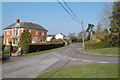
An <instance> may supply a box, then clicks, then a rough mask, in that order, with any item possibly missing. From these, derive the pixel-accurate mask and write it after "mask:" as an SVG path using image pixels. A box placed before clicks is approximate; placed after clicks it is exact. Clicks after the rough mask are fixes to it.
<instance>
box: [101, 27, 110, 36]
mask: <svg viewBox="0 0 120 80" xmlns="http://www.w3.org/2000/svg"><path fill="white" fill-rule="evenodd" d="M109 33H110V32H109V31H108V29H107V28H106V29H104V30H103V31H102V34H103V35H104V36H107V35H109Z"/></svg>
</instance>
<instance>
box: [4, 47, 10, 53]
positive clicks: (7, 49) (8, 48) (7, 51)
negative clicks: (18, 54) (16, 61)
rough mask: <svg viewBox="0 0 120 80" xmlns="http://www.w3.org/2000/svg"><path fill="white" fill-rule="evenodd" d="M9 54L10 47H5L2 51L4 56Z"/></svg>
mask: <svg viewBox="0 0 120 80" xmlns="http://www.w3.org/2000/svg"><path fill="white" fill-rule="evenodd" d="M9 53H10V47H9V46H6V47H5V49H4V54H9Z"/></svg>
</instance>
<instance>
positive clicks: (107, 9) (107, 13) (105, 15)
mask: <svg viewBox="0 0 120 80" xmlns="http://www.w3.org/2000/svg"><path fill="white" fill-rule="evenodd" d="M112 6H113V3H112V2H108V3H105V4H104V6H103V10H102V12H101V16H100V22H101V24H102V27H103V28H104V29H105V28H110V17H111V15H112Z"/></svg>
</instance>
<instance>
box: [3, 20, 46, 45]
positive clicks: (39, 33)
mask: <svg viewBox="0 0 120 80" xmlns="http://www.w3.org/2000/svg"><path fill="white" fill-rule="evenodd" d="M24 29H29V31H30V33H31V38H32V43H45V42H46V37H47V30H46V29H45V28H43V27H42V26H40V25H39V24H35V23H32V22H20V19H17V20H16V23H13V24H11V25H10V26H8V27H6V28H5V29H4V41H3V43H4V44H5V45H9V41H12V45H13V46H17V45H18V43H19V38H20V35H21V33H22V32H23V30H24Z"/></svg>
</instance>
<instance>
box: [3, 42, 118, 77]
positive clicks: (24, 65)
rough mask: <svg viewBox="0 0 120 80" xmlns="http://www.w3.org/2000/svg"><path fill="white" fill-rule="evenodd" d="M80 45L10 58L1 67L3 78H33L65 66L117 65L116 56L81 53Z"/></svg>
mask: <svg viewBox="0 0 120 80" xmlns="http://www.w3.org/2000/svg"><path fill="white" fill-rule="evenodd" d="M80 45H81V43H77V44H73V45H69V46H66V47H65V48H61V49H58V50H55V51H53V52H48V53H45V54H40V55H35V56H23V57H11V59H10V60H9V61H8V62H6V63H4V64H3V65H2V77H3V78H35V77H36V76H38V75H39V74H42V73H44V72H47V71H50V70H53V69H58V68H62V67H67V66H73V65H81V64H94V63H118V57H117V56H105V55H94V54H87V53H81V52H79V51H80V48H79V47H80Z"/></svg>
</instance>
